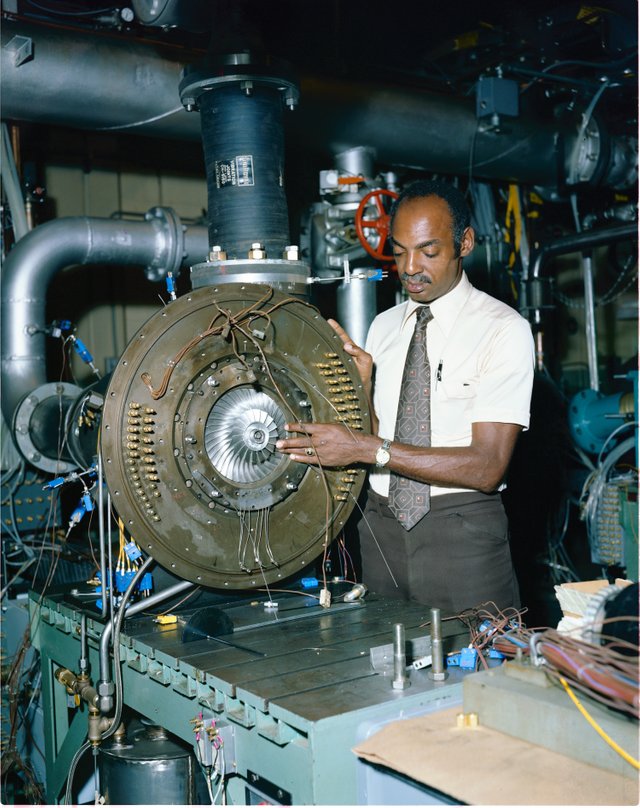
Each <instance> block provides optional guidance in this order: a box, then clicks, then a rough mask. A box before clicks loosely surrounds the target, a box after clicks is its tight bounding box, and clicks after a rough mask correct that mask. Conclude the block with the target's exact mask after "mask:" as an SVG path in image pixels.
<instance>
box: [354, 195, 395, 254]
mask: <svg viewBox="0 0 640 808" xmlns="http://www.w3.org/2000/svg"><path fill="white" fill-rule="evenodd" d="M384 196H388V197H390V198H391V199H397V198H398V194H397V193H395V191H387V190H386V188H376V190H375V191H369V193H368V194H367V195H366V196H364V197H363V198H362V200H361V202H360V204H359V205H358V210H357V211H356V216H355V224H356V233H357V234H358V238H359V239H360V244H362V246H363V247H364V248H365V250H366V251H367V252H368V253H369V255H370V256H371V257H372V258H376V259H377V260H378V261H393V256H392V255H385V253H384V248H385V245H386V243H387V239H388V238H389V219H390V217H389V214H388V213H387V211H386V210H385V207H384V203H383V201H382V197H384ZM370 201H373V204H374V205H375V207H376V208H377V210H378V213H379V214H380V215H379V216H378V218H377V219H363V218H362V217H363V215H364V211H365V209H366V207H367V205H368V203H369V202H370ZM365 227H369V228H371V229H373V230H375V231H376V232H377V233H378V235H379V236H380V240H379V242H378V245H377V247H372V246H371V244H369V242H368V241H367V237H366V236H365V233H364V228H365Z"/></svg>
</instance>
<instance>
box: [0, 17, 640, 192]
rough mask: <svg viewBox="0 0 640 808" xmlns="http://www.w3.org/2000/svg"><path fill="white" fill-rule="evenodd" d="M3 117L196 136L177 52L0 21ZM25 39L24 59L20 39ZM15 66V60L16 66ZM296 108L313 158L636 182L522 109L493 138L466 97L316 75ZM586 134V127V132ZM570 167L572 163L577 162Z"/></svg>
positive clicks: (560, 123) (623, 153) (531, 178)
mask: <svg viewBox="0 0 640 808" xmlns="http://www.w3.org/2000/svg"><path fill="white" fill-rule="evenodd" d="M1 37H2V39H1V41H2V48H1V52H0V69H1V70H2V82H3V93H2V116H3V117H4V118H7V119H15V120H25V121H33V122H37V123H48V124H57V125H61V126H72V127H78V128H84V129H98V130H100V129H103V130H111V131H116V130H122V131H127V132H131V133H138V134H145V135H157V136H161V137H168V138H179V139H184V138H189V139H193V140H196V139H198V138H199V136H200V126H199V120H198V118H197V117H196V116H190V115H188V114H187V113H186V112H185V111H184V110H183V109H182V108H181V104H180V101H179V98H178V91H177V88H178V85H179V83H180V76H181V71H182V69H183V67H184V64H183V63H182V61H181V60H182V59H184V51H182V50H180V51H178V50H170V49H168V48H167V49H162V50H161V49H160V48H159V46H158V45H157V44H156V43H153V44H147V43H143V42H140V41H135V40H132V39H129V38H125V37H106V36H104V35H100V36H98V35H96V36H92V37H87V36H86V34H84V33H80V32H73V31H67V30H61V29H57V28H52V27H47V26H42V25H37V24H27V23H25V22H23V21H20V22H15V21H10V20H7V21H5V22H4V25H3V29H2V34H1ZM25 40H30V41H31V45H32V48H31V50H32V51H33V57H31V58H29V57H25V56H24V55H23V54H24V53H25V52H28V50H29V49H24V48H21V47H20V45H21V43H22V44H24V41H25ZM23 59H24V61H23ZM301 94H302V98H303V102H302V103H301V104H300V108H299V111H298V113H297V114H296V115H295V116H290V118H289V120H288V121H287V128H288V131H289V132H290V133H291V134H292V136H293V137H294V138H295V139H296V141H297V142H299V143H304V144H305V147H307V148H309V149H310V150H313V151H321V152H323V153H327V152H331V153H336V152H341V151H345V150H346V149H349V148H353V147H357V146H361V145H362V144H366V145H367V146H370V147H372V148H374V149H375V150H376V157H377V160H378V161H379V162H381V163H386V164H389V165H402V166H410V167H414V168H416V169H422V170H426V171H437V172H441V173H451V174H456V173H465V174H466V173H467V172H468V170H469V156H470V154H471V152H472V149H473V155H472V156H473V160H472V170H473V175H474V176H475V177H477V178H478V179H502V180H511V181H519V182H525V183H530V184H534V185H540V186H554V187H555V186H557V185H558V184H562V183H564V182H566V180H567V178H568V177H570V176H579V177H580V180H581V181H582V182H586V181H590V182H597V183H599V184H601V185H607V184H610V185H614V186H616V187H626V186H628V185H629V184H631V183H633V182H634V181H635V179H636V177H637V168H636V166H637V149H636V148H633V147H631V146H630V145H629V142H630V139H629V138H614V137H609V136H608V135H607V133H606V131H605V129H604V127H602V126H600V125H598V124H596V123H593V124H591V126H592V129H593V131H591V130H590V131H589V132H587V133H586V135H587V137H586V138H584V137H583V138H581V139H580V143H578V138H579V133H580V127H581V117H580V115H579V114H576V115H575V117H569V118H566V119H564V120H554V119H553V118H552V117H551V110H549V118H548V119H547V120H546V121H545V120H541V118H540V114H539V112H536V114H535V117H533V116H527V115H526V113H523V115H522V116H521V117H519V118H513V119H511V120H510V121H509V123H508V126H507V127H506V128H505V129H504V130H503V131H501V132H496V131H492V130H491V129H490V128H488V129H485V128H484V127H483V126H479V125H478V120H477V118H476V114H475V107H474V102H473V101H472V100H471V99H467V98H464V99H463V98H452V97H450V96H444V95H438V94H436V93H432V92H425V91H419V90H407V89H402V88H397V87H384V86H381V85H378V84H376V85H365V84H353V83H347V82H334V81H325V80H319V79H307V80H304V79H303V80H302V81H301ZM594 127H595V128H594ZM576 160H578V161H579V165H578V166H576Z"/></svg>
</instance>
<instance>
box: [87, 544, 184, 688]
mask: <svg viewBox="0 0 640 808" xmlns="http://www.w3.org/2000/svg"><path fill="white" fill-rule="evenodd" d="M147 560H148V559H147ZM145 569H146V567H145ZM193 586H194V584H192V583H191V581H179V582H178V583H177V584H173V586H170V587H168V588H167V589H163V590H162V592H157V593H156V594H155V595H150V596H149V597H148V598H144V599H143V600H139V601H138V602H137V603H133V604H132V605H131V606H129V608H128V609H126V611H125V617H131V616H132V615H134V614H138V612H142V611H144V610H145V609H150V608H151V607H152V606H157V604H158V603H162V602H163V601H165V600H167V599H168V598H172V597H173V596H174V595H178V594H180V592H184V590H185V589H189V588H191V587H193ZM117 619H118V617H117V615H116V617H115V619H114V618H112V619H111V620H109V622H108V623H107V624H106V625H105V627H104V629H103V631H102V636H101V637H100V681H101V682H108V681H109V676H110V674H109V641H110V639H111V633H112V631H113V626H114V622H115V620H117ZM98 692H100V691H99V689H98Z"/></svg>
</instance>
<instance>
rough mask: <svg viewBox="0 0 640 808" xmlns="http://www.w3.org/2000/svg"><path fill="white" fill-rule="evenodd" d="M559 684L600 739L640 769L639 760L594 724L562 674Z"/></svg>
mask: <svg viewBox="0 0 640 808" xmlns="http://www.w3.org/2000/svg"><path fill="white" fill-rule="evenodd" d="M560 684H561V685H562V687H564V689H565V690H566V691H567V693H568V694H569V698H570V699H571V701H572V702H573V703H574V704H575V705H576V707H577V708H578V710H580V712H581V714H582V715H583V716H584V718H586V719H587V721H588V722H589V724H591V726H592V727H593V728H594V729H595V731H596V732H597V733H598V735H599V736H600V737H601V738H602V740H603V741H605V742H606V743H608V744H609V746H610V747H611V748H612V749H613V750H614V751H615V752H617V753H618V754H619V755H620V757H622V758H624V760H626V761H627V763H630V764H631V765H632V766H633V767H634V768H636V769H640V760H636V759H635V758H633V757H631V755H630V754H629V753H628V752H625V751H624V749H622V747H620V746H618V744H617V743H616V742H615V741H614V740H613V738H610V737H609V736H608V735H607V733H606V732H605V731H604V730H603V729H602V727H601V726H600V725H599V724H596V722H595V721H594V720H593V718H592V717H591V716H590V715H589V713H588V712H587V711H586V710H585V708H584V707H583V706H582V704H581V703H580V701H579V700H578V697H577V696H576V694H575V693H574V692H573V690H572V689H571V688H570V687H569V685H568V684H567V680H566V679H565V678H564V676H561V677H560Z"/></svg>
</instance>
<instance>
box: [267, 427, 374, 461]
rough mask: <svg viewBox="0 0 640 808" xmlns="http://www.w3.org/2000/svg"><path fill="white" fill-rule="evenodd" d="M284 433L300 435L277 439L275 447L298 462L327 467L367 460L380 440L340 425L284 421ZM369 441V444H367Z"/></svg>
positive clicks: (369, 459)
mask: <svg viewBox="0 0 640 808" xmlns="http://www.w3.org/2000/svg"><path fill="white" fill-rule="evenodd" d="M285 428H286V430H287V432H297V433H300V434H302V437H300V438H287V439H286V440H279V441H277V442H276V449H277V450H278V451H279V452H282V453H283V454H287V455H289V457H290V458H291V459H292V460H296V461H298V462H299V463H310V464H312V465H316V466H318V465H320V466H326V467H327V468H331V467H334V466H350V465H351V464H352V463H370V462H371V458H370V457H369V455H373V454H374V453H375V448H374V446H375V444H376V443H380V441H379V440H377V439H376V438H374V437H373V435H368V434H367V433H363V432H360V431H355V430H351V429H348V427H346V426H342V425H341V424H299V423H298V424H286V425H285ZM369 444H371V445H369Z"/></svg>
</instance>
